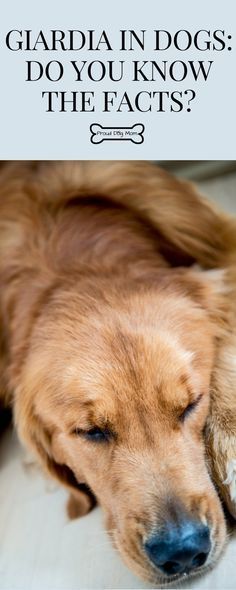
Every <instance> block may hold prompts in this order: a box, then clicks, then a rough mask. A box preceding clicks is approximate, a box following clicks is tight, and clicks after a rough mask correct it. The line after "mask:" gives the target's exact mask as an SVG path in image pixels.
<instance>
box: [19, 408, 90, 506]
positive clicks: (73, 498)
mask: <svg viewBox="0 0 236 590" xmlns="http://www.w3.org/2000/svg"><path fill="white" fill-rule="evenodd" d="M15 421H16V424H17V428H18V432H19V434H20V438H21V439H22V441H23V442H24V443H25V444H26V445H27V447H28V448H30V449H31V450H32V452H33V454H34V456H36V457H37V458H38V459H39V461H40V463H41V465H42V467H43V469H44V470H45V471H46V472H47V473H48V474H49V475H51V476H52V477H53V478H54V479H56V480H57V481H58V482H59V483H60V484H63V486H65V487H66V489H67V490H68V491H69V492H70V498H69V501H68V504H67V512H68V516H69V517H70V518H77V517H80V516H84V515H85V514H87V513H88V512H90V510H92V508H93V507H94V506H95V504H96V499H95V497H94V495H93V493H92V492H91V490H90V488H89V487H88V486H87V485H86V484H85V483H79V482H78V481H77V479H76V477H75V475H74V473H73V471H72V469H70V467H68V465H66V463H65V462H64V457H63V453H62V451H61V449H60V447H58V445H57V443H56V444H55V442H54V440H53V436H52V434H51V433H50V431H49V430H48V429H47V428H46V426H45V425H44V424H43V421H42V420H41V419H40V418H39V417H38V416H36V415H35V413H34V411H33V410H32V409H31V410H29V408H24V407H20V404H19V401H18V403H16V409H15Z"/></svg>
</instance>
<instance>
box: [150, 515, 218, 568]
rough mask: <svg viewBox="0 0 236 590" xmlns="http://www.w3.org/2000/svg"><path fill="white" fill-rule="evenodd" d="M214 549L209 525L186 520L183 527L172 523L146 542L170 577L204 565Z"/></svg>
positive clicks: (151, 554)
mask: <svg viewBox="0 0 236 590" xmlns="http://www.w3.org/2000/svg"><path fill="white" fill-rule="evenodd" d="M210 548H211V542H210V532H209V528H208V527H207V526H203V525H202V524H199V523H194V522H189V521H187V522H184V523H182V525H181V526H178V527H176V526H174V525H170V524H168V525H167V526H166V529H165V531H162V532H160V533H157V534H155V535H153V536H152V537H151V538H150V539H148V540H147V541H146V542H145V551H146V553H147V555H148V557H149V559H150V560H151V561H152V563H154V565H155V566H156V567H158V568H159V569H160V570H161V571H162V572H163V573H165V574H166V575H168V576H171V575H174V574H183V573H185V572H187V573H188V572H190V571H192V570H194V569H196V568H199V567H201V566H202V565H204V563H205V562H206V560H207V556H208V554H209V551H210Z"/></svg>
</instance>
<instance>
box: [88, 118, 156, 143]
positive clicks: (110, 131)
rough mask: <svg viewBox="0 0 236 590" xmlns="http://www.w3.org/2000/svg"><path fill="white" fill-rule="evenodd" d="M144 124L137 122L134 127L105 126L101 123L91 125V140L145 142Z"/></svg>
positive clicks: (94, 141)
mask: <svg viewBox="0 0 236 590" xmlns="http://www.w3.org/2000/svg"><path fill="white" fill-rule="evenodd" d="M144 129H145V127H144V125H143V124H142V123H136V124H135V125H133V126H132V127H103V126H102V125H100V124H99V123H93V124H92V125H90V131H91V138H90V140H91V142H92V143H93V144H99V143H102V142H103V141H132V143H137V144H141V143H143V142H144V137H143V132H144Z"/></svg>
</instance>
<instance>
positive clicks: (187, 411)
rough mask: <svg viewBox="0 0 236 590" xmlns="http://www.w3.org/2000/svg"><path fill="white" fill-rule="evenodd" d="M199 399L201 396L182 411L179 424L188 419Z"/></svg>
mask: <svg viewBox="0 0 236 590" xmlns="http://www.w3.org/2000/svg"><path fill="white" fill-rule="evenodd" d="M201 398H202V395H201V394H200V395H199V396H198V397H197V399H195V400H194V401H193V402H191V403H190V404H188V406H187V407H186V408H185V409H184V411H183V412H182V413H181V414H180V416H179V420H180V422H184V421H185V419H186V418H188V416H189V414H191V413H192V412H193V411H194V410H195V408H196V407H197V406H198V404H199V402H200V400H201Z"/></svg>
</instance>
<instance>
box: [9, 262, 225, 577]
mask: <svg viewBox="0 0 236 590" xmlns="http://www.w3.org/2000/svg"><path fill="white" fill-rule="evenodd" d="M184 272H185V271H183V273H182V274H181V273H180V276H178V277H177V274H176V278H173V279H171V281H170V279H169V278H165V277H164V276H162V275H161V274H159V275H158V277H157V280H156V282H155V281H154V282H153V281H152V284H151V286H150V284H148V279H147V281H146V282H145V285H143V286H140V285H138V284H136V285H132V287H130V288H127V285H126V284H125V283H124V285H123V287H122V288H121V290H120V296H117V290H116V288H115V286H111V284H110V283H108V284H107V285H105V288H104V289H101V285H98V288H97V291H96V288H95V286H94V282H92V284H91V285H90V284H89V283H88V284H85V285H84V286H83V289H81V286H80V285H79V284H77V283H76V281H74V283H73V284H71V285H69V286H68V287H65V285H64V286H63V287H62V286H61V287H60V286H58V285H57V287H55V288H54V290H53V289H51V291H49V293H48V298H47V297H44V300H43V302H42V298H41V303H39V309H38V311H37V313H36V312H35V310H34V314H33V316H34V323H33V326H32V327H31V335H30V337H29V336H28V341H27V346H23V348H22V355H23V356H22V355H21V357H20V355H18V361H17V362H18V373H17V387H16V388H15V389H16V394H15V395H16V422H17V425H18V428H19V431H20V433H21V436H22V438H23V439H25V440H26V442H27V443H28V444H30V445H31V446H32V447H33V448H34V449H35V450H36V451H37V453H38V454H39V455H40V457H41V459H42V461H43V462H44V463H45V464H46V466H47V468H48V469H49V470H50V471H51V473H53V475H55V476H56V477H57V478H59V479H60V480H61V481H63V483H65V484H66V485H68V486H69V487H71V489H74V490H75V492H76V490H77V486H78V484H86V486H88V487H89V489H90V490H91V491H92V492H93V494H94V495H95V496H96V498H97V499H98V501H99V503H100V504H101V506H102V507H103V509H104V511H105V514H106V519H107V527H108V529H109V530H110V532H111V535H112V538H113V540H114V543H115V545H116V546H117V547H118V549H119V550H120V552H121V554H122V555H123V557H124V559H125V561H126V562H127V564H128V565H129V566H131V567H132V569H133V570H134V571H135V572H137V573H138V574H139V575H141V576H142V577H143V578H146V579H149V580H151V581H152V582H158V581H161V582H162V583H164V582H165V581H166V582H169V581H171V580H174V579H178V578H179V577H180V576H182V575H183V574H186V573H196V572H200V571H202V570H204V568H205V567H207V566H208V565H210V564H212V563H213V562H214V561H215V560H216V558H217V557H218V555H219V553H220V552H221V549H222V547H223V544H224V540H225V524H224V517H223V512H222V509H221V505H220V502H219V499H218V496H217V493H216V491H215V489H214V486H213V484H212V482H211V479H210V477H209V474H208V470H207V465H206V458H205V449H204V442H203V429H204V425H205V422H206V418H207V413H208V407H209V397H210V379H211V372H212V368H213V362H214V354H215V337H216V333H215V327H214V321H213V318H212V317H211V312H210V311H209V309H210V306H211V303H212V300H213V299H214V297H215V295H214V293H213V291H214V289H212V287H208V282H207V281H206V279H205V278H204V280H203V279H201V278H199V279H198V278H196V277H194V276H193V275H191V272H189V271H186V277H187V278H185V275H184ZM206 274H207V273H206ZM174 276H175V271H173V277H174ZM167 277H169V275H167ZM104 281H105V279H104ZM114 281H115V279H114ZM113 287H114V288H113ZM100 292H103V293H104V292H105V293H106V296H105V297H103V295H102V294H101V293H100ZM80 293H83V294H80ZM99 293H100V294H99ZM40 306H41V307H40ZM16 356H17V355H16ZM19 365H20V366H19ZM84 511H85V510H84Z"/></svg>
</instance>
